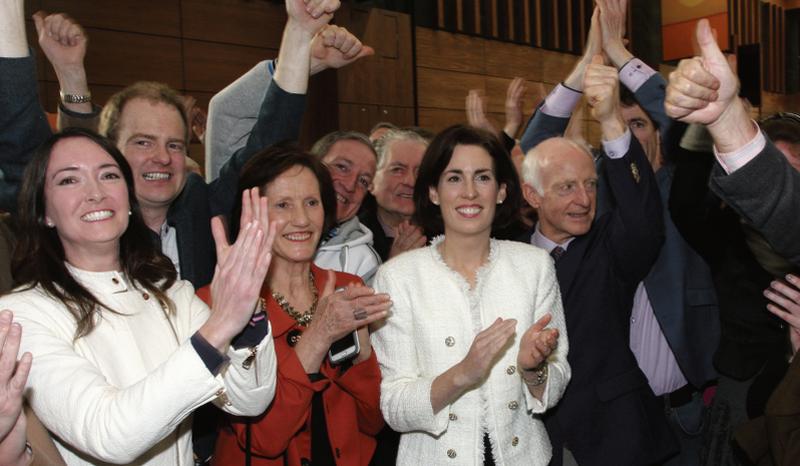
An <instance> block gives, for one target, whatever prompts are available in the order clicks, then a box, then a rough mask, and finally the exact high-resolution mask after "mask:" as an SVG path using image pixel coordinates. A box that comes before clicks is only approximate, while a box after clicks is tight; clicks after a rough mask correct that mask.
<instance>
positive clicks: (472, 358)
mask: <svg viewBox="0 0 800 466" xmlns="http://www.w3.org/2000/svg"><path fill="white" fill-rule="evenodd" d="M516 327H517V321H516V319H505V320H503V319H501V318H499V317H498V318H497V320H495V321H494V322H493V323H492V325H490V326H488V327H487V328H485V329H484V330H482V331H481V332H480V333H479V334H477V335H475V339H474V340H472V345H470V347H469V351H468V352H467V355H466V356H465V357H464V359H463V360H462V361H461V362H460V363H459V365H460V367H461V376H462V377H463V382H464V383H465V385H467V386H471V385H475V384H477V383H478V382H480V381H481V380H482V379H483V378H484V377H486V376H487V375H488V374H489V371H490V370H491V369H492V367H493V366H494V365H495V363H496V362H497V359H498V356H499V355H500V353H501V352H502V350H503V349H504V348H505V347H506V346H507V345H508V343H509V341H510V340H511V338H512V337H513V336H514V333H515V332H516Z"/></svg>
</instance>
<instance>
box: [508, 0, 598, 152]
mask: <svg viewBox="0 0 800 466" xmlns="http://www.w3.org/2000/svg"><path fill="white" fill-rule="evenodd" d="M602 45H603V43H602V36H601V31H600V10H599V8H597V7H595V9H594V13H593V14H592V22H591V27H590V28H589V35H588V37H587V39H586V45H585V46H584V52H583V55H582V56H581V58H580V59H578V61H577V63H576V64H575V67H574V68H573V69H572V71H571V72H570V73H569V75H567V77H566V79H564V81H563V82H562V83H560V84H558V85H557V86H556V87H555V88H554V89H553V90H552V92H550V94H549V95H548V96H547V98H545V100H544V101H543V102H542V104H541V105H540V106H539V107H538V108H537V109H536V111H535V112H534V114H533V116H532V117H531V119H530V121H529V122H528V126H527V127H526V128H525V133H524V134H523V135H522V139H521V140H520V146H521V147H522V151H523V152H525V153H527V152H528V151H529V150H531V149H533V148H534V147H536V146H537V145H538V144H539V143H540V142H542V141H544V140H545V139H550V138H552V137H557V136H561V135H563V134H564V131H566V129H567V125H568V124H569V118H570V115H571V114H572V111H573V110H574V108H575V106H576V105H577V104H578V102H579V101H580V99H581V96H582V93H583V78H584V73H585V71H586V67H587V66H589V64H590V63H591V61H592V57H593V56H595V55H597V54H599V53H601V52H602Z"/></svg>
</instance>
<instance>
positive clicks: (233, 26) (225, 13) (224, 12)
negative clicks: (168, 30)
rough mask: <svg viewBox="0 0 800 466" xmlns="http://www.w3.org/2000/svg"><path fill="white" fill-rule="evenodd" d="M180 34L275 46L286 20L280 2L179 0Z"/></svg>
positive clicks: (244, 43) (283, 8)
mask: <svg viewBox="0 0 800 466" xmlns="http://www.w3.org/2000/svg"><path fill="white" fill-rule="evenodd" d="M181 17H182V19H183V37H185V38H187V39H197V40H205V41H214V42H224V43H226V44H239V45H250V46H253V47H263V48H272V49H276V50H277V49H278V47H279V46H280V42H281V35H282V34H283V26H284V24H285V23H286V9H285V7H284V6H283V5H282V4H281V3H268V2H263V1H259V2H242V1H231V0H182V1H181Z"/></svg>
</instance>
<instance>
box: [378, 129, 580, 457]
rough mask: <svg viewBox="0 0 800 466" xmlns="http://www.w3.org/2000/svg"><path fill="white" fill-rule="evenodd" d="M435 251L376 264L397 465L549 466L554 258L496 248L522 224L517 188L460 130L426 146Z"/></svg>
mask: <svg viewBox="0 0 800 466" xmlns="http://www.w3.org/2000/svg"><path fill="white" fill-rule="evenodd" d="M414 202H415V206H416V216H417V219H418V221H419V223H420V224H422V225H423V226H425V227H426V229H427V230H428V232H433V233H441V232H442V231H443V232H444V236H440V237H438V238H436V239H435V240H434V241H433V242H432V244H431V245H430V246H429V247H426V248H422V249H418V250H414V251H411V252H408V253H405V254H402V255H400V256H398V257H397V258H395V259H393V260H391V261H389V262H388V263H386V264H384V265H383V266H382V267H381V268H380V269H379V270H378V274H377V277H376V279H375V288H376V290H380V291H381V292H386V293H389V295H390V296H391V297H392V302H393V308H392V313H391V315H390V316H389V318H388V319H387V320H386V321H385V323H384V324H383V325H382V326H381V327H380V328H379V329H377V330H376V331H375V333H374V334H373V337H372V338H373V348H374V350H375V352H376V353H377V356H378V361H379V363H380V367H381V372H382V376H383V381H382V382H381V410H382V411H383V415H384V417H385V418H386V422H387V423H388V424H389V425H390V426H391V427H392V428H393V429H395V430H397V431H399V432H402V436H401V440H400V449H399V453H398V461H397V463H398V464H400V465H406V464H417V465H421V464H465V465H480V464H484V465H486V464H505V465H546V464H547V463H548V461H549V459H550V456H551V449H550V441H549V439H548V437H547V432H546V431H545V428H544V424H543V423H542V422H541V420H540V419H539V415H540V414H541V413H542V412H544V411H545V410H547V409H548V408H550V407H552V406H554V405H555V404H556V403H557V402H558V400H559V398H561V395H562V394H563V392H564V389H565V388H566V385H567V382H568V381H569V378H570V368H569V365H568V364H567V349H568V344H567V335H566V329H565V325H564V315H563V309H562V304H561V294H560V291H559V288H558V283H557V281H556V275H555V270H554V267H553V262H552V259H551V258H550V256H549V255H548V254H547V253H545V252H544V251H543V250H541V249H538V248H535V247H533V246H530V245H527V244H523V243H515V242H509V241H502V240H497V239H492V238H491V236H492V235H493V234H497V233H498V232H500V231H502V230H504V229H506V228H507V227H509V226H510V224H511V223H512V222H513V221H514V220H515V219H516V216H517V215H518V212H519V208H520V205H521V202H522V201H521V193H520V186H519V179H518V177H517V174H516V172H515V171H514V167H513V165H512V163H511V159H510V158H509V156H508V155H507V153H506V152H505V150H504V149H503V148H502V146H501V145H500V143H499V142H498V141H497V140H496V139H495V138H494V136H492V135H491V134H489V133H486V132H483V131H481V130H476V129H474V128H469V127H465V126H454V127H451V128H448V129H447V130H445V131H443V132H442V133H440V134H439V135H438V136H437V137H436V139H434V141H433V142H432V143H431V145H430V146H429V148H428V150H427V152H426V153H425V157H424V159H423V161H422V164H421V166H420V169H419V177H418V179H417V184H416V187H415V190H414Z"/></svg>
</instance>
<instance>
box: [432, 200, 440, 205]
mask: <svg viewBox="0 0 800 466" xmlns="http://www.w3.org/2000/svg"><path fill="white" fill-rule="evenodd" d="M431 202H433V205H439V202H438V201H431Z"/></svg>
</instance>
